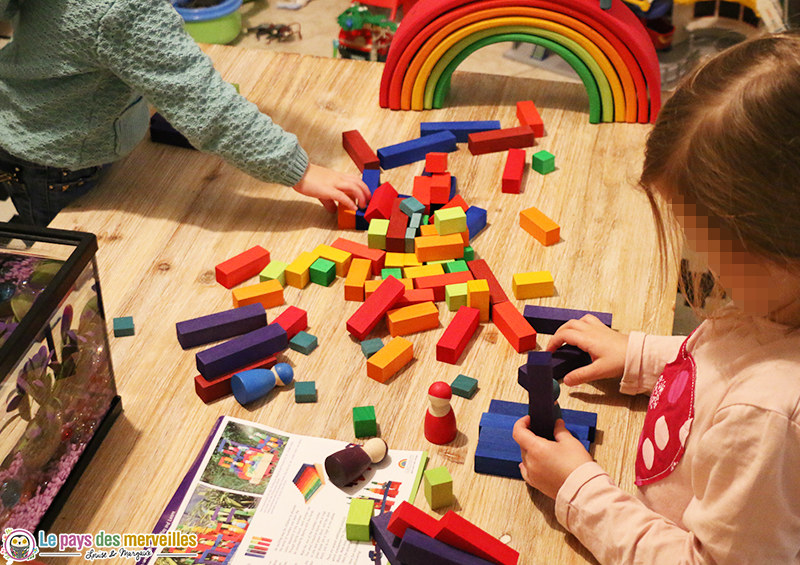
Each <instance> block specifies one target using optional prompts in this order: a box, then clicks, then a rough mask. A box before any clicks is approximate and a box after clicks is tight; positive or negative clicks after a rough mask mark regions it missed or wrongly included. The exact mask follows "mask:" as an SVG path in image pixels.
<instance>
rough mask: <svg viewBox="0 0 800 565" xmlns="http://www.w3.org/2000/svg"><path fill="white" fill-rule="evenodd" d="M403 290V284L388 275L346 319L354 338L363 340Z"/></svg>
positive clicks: (348, 328) (348, 329)
mask: <svg viewBox="0 0 800 565" xmlns="http://www.w3.org/2000/svg"><path fill="white" fill-rule="evenodd" d="M403 292H405V286H404V285H403V283H401V282H400V281H399V280H397V279H396V278H394V277H389V278H388V279H386V280H385V281H383V283H381V285H380V286H379V287H378V289H377V290H376V291H375V292H374V293H372V295H371V296H370V297H369V298H367V299H366V300H365V301H364V304H362V305H361V306H359V308H358V310H356V311H355V313H354V314H353V315H352V316H350V319H349V320H347V331H348V332H350V333H351V334H352V335H353V336H355V337H356V339H358V340H360V341H363V340H364V338H365V337H367V334H369V332H371V331H372V330H373V329H374V328H375V326H377V325H378V322H379V321H380V320H381V318H383V317H384V316H385V315H386V312H388V311H389V309H391V307H392V306H393V305H394V304H395V303H396V302H397V301H398V300H399V299H400V297H401V296H402V295H403Z"/></svg>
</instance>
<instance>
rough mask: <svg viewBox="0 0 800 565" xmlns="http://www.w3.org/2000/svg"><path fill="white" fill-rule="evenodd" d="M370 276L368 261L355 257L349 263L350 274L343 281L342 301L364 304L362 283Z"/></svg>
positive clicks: (370, 266)
mask: <svg viewBox="0 0 800 565" xmlns="http://www.w3.org/2000/svg"><path fill="white" fill-rule="evenodd" d="M371 275H372V264H371V262H370V261H369V260H368V259H361V258H359V257H356V258H355V259H353V260H352V262H351V263H350V272H348V273H347V279H345V281H344V299H345V300H349V301H353V302H364V283H365V282H367V279H369V278H370V276H371Z"/></svg>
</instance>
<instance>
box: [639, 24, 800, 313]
mask: <svg viewBox="0 0 800 565" xmlns="http://www.w3.org/2000/svg"><path fill="white" fill-rule="evenodd" d="M640 184H641V186H642V187H643V189H644V190H645V192H646V194H647V196H648V198H649V199H650V203H651V207H652V208H653V213H654V216H655V219H656V224H657V227H658V230H659V243H660V246H661V250H662V259H663V258H664V257H665V255H667V254H669V253H670V250H669V249H668V245H667V241H668V240H669V239H670V237H669V232H670V230H671V229H674V228H675V224H674V222H673V221H672V218H671V216H670V215H669V214H667V213H665V212H664V209H665V208H664V204H665V198H669V197H671V196H673V194H672V192H673V191H674V195H679V196H680V197H681V198H682V199H684V200H686V201H689V202H693V203H696V204H697V205H698V206H699V207H701V208H702V209H703V211H704V213H705V214H707V216H708V219H709V222H710V224H712V225H715V226H718V227H719V228H720V230H721V233H723V234H728V235H729V236H730V237H731V238H732V239H733V240H734V241H735V242H737V243H738V244H740V245H741V247H742V248H743V249H744V250H745V251H748V252H750V253H752V254H755V255H758V256H761V257H764V258H765V259H767V260H770V261H773V262H775V263H777V264H780V265H797V264H798V260H800V35H799V34H795V33H784V34H776V35H772V36H765V37H759V38H755V39H752V40H749V41H746V42H744V43H741V44H739V45H736V46H734V47H731V48H730V49H728V50H726V51H724V52H722V53H720V54H719V55H717V56H716V57H714V58H712V59H710V60H708V61H707V62H706V63H704V64H702V65H701V66H700V67H699V68H697V69H696V70H695V71H693V72H692V73H691V74H690V75H689V76H688V77H686V79H684V81H683V82H682V83H681V85H680V86H679V87H678V88H677V90H676V91H675V93H674V94H673V95H672V97H671V98H670V99H669V100H668V101H667V102H666V103H665V104H664V106H663V108H662V109H661V112H660V113H659V115H658V119H657V120H656V125H655V127H654V128H653V130H652V132H651V133H650V136H649V137H648V140H647V147H646V152H645V163H644V169H643V172H642V176H641V179H640ZM665 190H666V191H667V193H664V191H665ZM672 252H674V250H672ZM662 263H663V261H662ZM697 294H698V293H697V292H695V293H694V296H695V298H697ZM695 306H696V304H695Z"/></svg>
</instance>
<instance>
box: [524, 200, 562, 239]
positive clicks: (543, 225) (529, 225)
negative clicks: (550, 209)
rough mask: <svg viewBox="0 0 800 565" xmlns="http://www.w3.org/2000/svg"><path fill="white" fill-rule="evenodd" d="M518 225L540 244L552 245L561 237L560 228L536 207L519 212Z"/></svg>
mask: <svg viewBox="0 0 800 565" xmlns="http://www.w3.org/2000/svg"><path fill="white" fill-rule="evenodd" d="M519 225H520V227H521V228H522V229H524V230H525V231H526V232H528V233H529V234H531V235H532V236H533V237H534V238H536V239H537V240H538V241H539V243H541V244H542V245H545V246H547V245H553V244H554V243H558V241H559V240H560V239H561V228H560V227H558V224H557V223H555V222H554V221H553V220H551V219H550V218H548V217H547V216H545V215H544V214H543V213H542V212H540V211H539V210H538V209H536V208H533V207H531V208H528V209H527V210H523V211H522V212H520V213H519Z"/></svg>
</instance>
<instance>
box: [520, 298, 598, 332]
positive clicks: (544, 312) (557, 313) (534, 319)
mask: <svg viewBox="0 0 800 565" xmlns="http://www.w3.org/2000/svg"><path fill="white" fill-rule="evenodd" d="M587 314H591V315H592V316H596V317H597V318H599V319H600V321H601V322H603V323H604V324H605V325H607V326H608V327H609V328H610V327H611V321H612V315H611V314H610V313H608V312H595V311H593V310H573V309H571V308H552V307H550V306H534V305H532V304H527V305H526V306H525V310H524V311H523V316H525V319H526V320H527V321H528V323H529V324H530V325H531V326H533V329H535V330H536V331H537V332H539V333H542V334H549V335H552V334H554V333H556V330H557V329H558V328H560V327H561V326H562V325H564V324H565V323H566V322H568V321H569V320H580V319H581V318H583V317H584V316H586V315H587Z"/></svg>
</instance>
